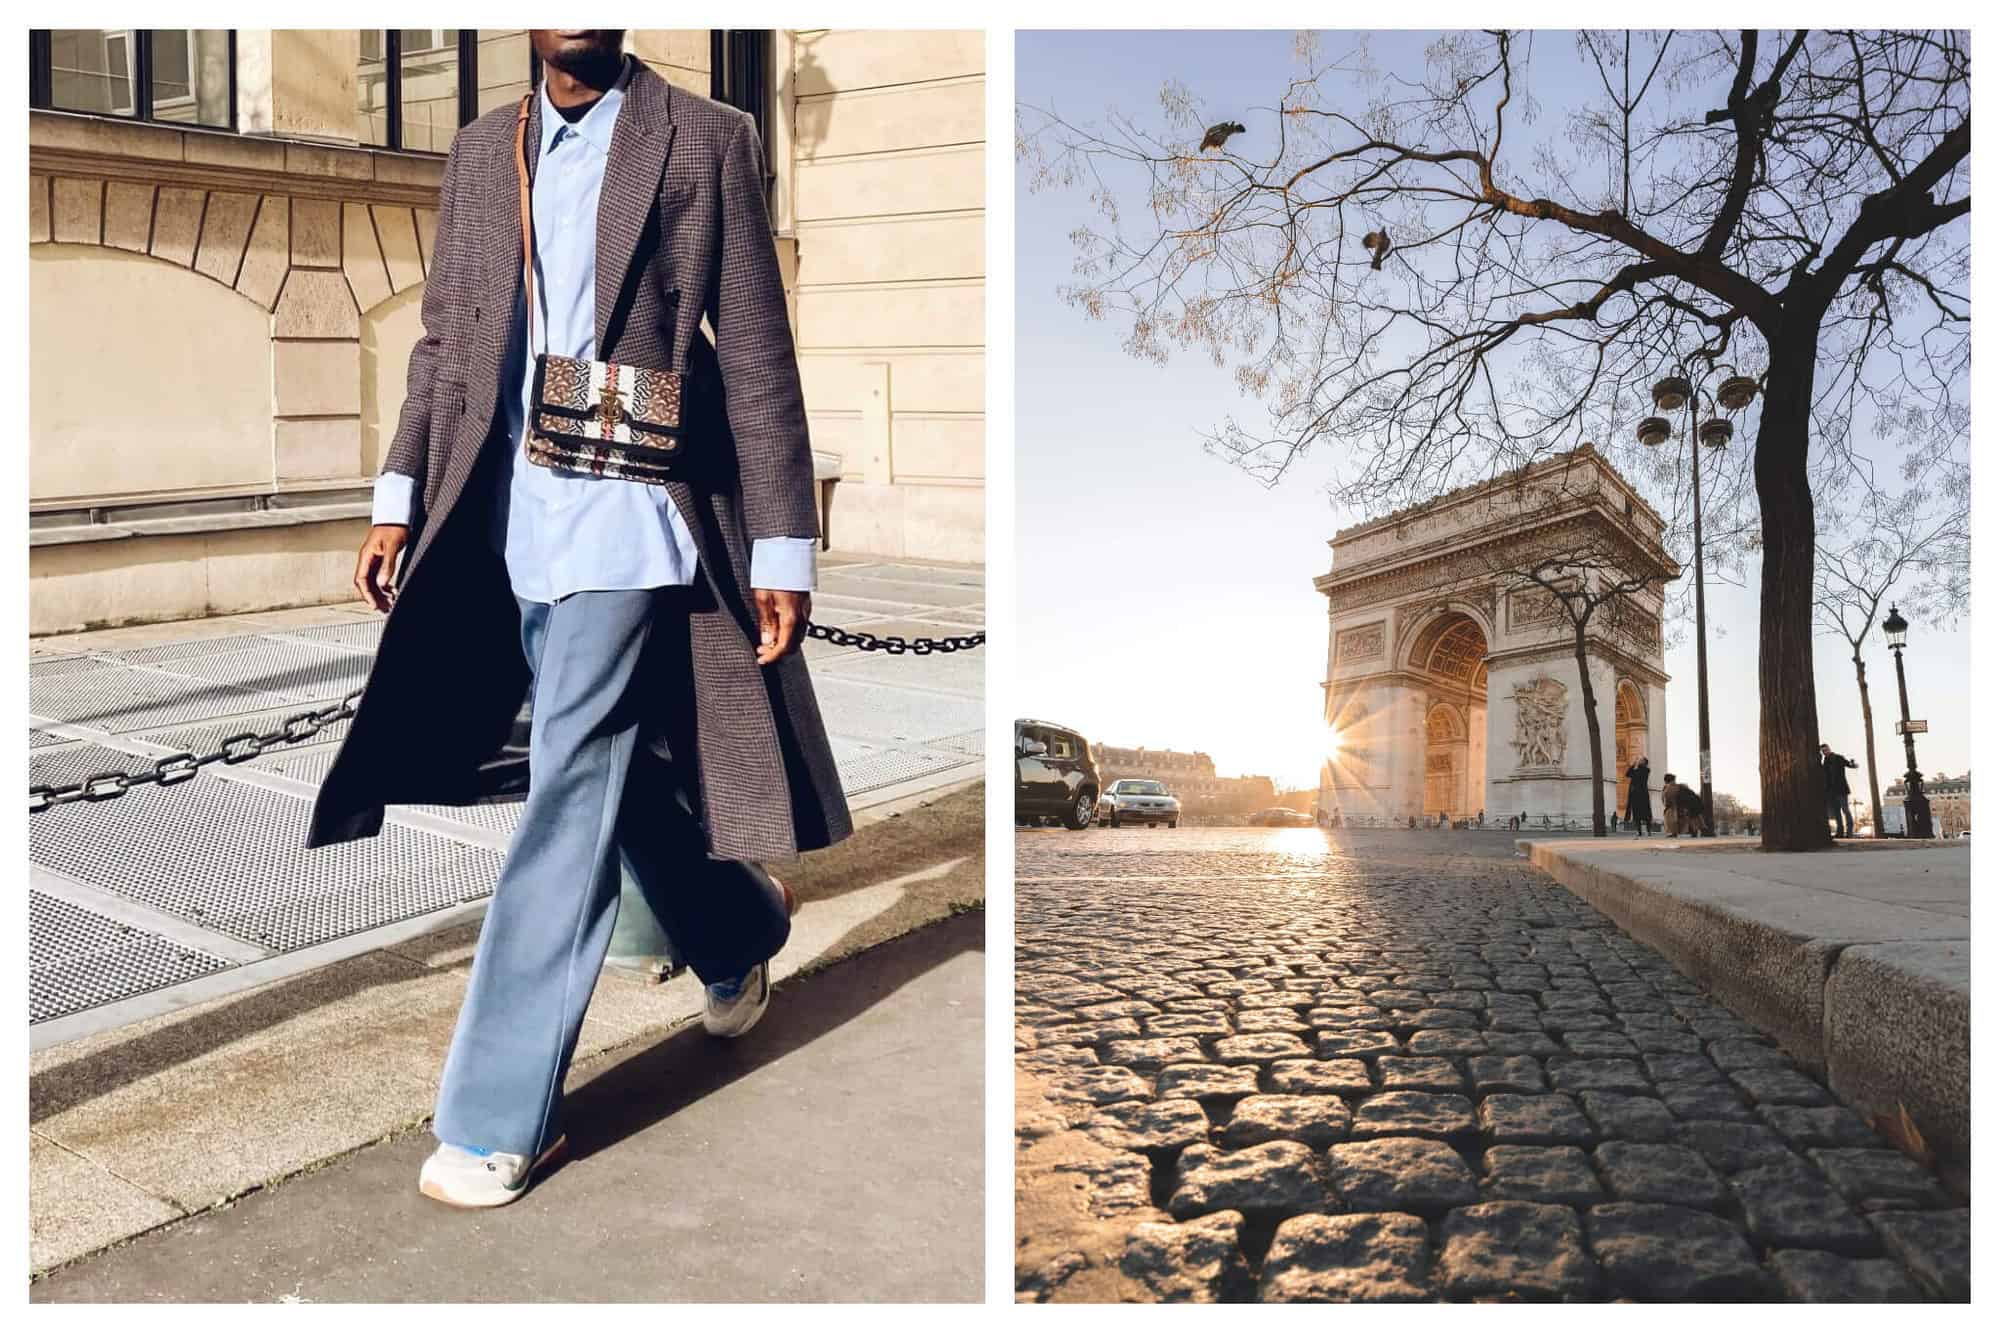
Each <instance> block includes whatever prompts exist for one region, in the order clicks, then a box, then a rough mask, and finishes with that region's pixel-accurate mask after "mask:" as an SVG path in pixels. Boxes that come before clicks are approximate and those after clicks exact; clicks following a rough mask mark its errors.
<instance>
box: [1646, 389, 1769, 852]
mask: <svg viewBox="0 0 2000 1333" xmlns="http://www.w3.org/2000/svg"><path fill="white" fill-rule="evenodd" d="M1727 369H1728V370H1729V375H1728V377H1727V378H1725V379H1724V380H1723V381H1722V383H1721V384H1720V385H1718V386H1717V387H1716V390H1715V392H1714V393H1713V394H1710V393H1709V392H1708V391H1707V389H1706V388H1705V387H1701V386H1698V385H1696V384H1695V383H1694V382H1693V381H1692V380H1691V379H1690V378H1689V376H1688V373H1687V369H1686V366H1685V365H1683V366H1682V368H1681V369H1679V370H1677V371H1676V372H1675V373H1673V374H1671V375H1669V376H1667V377H1666V378H1665V379H1662V380H1661V381H1660V382H1659V383H1657V384H1655V385H1654V386H1653V405H1654V406H1655V407H1657V408H1659V409H1660V410H1661V411H1662V412H1672V411H1674V410H1676V409H1678V408H1681V407H1685V408H1686V409H1687V437H1688V463H1689V466H1690V470H1691V471H1692V473H1693V476H1694V677H1695V695H1696V701H1697V717H1698V719H1699V723H1700V729H1701V832H1702V836H1703V837H1707V838H1712V837H1714V836H1715V782H1714V775H1713V771H1712V769H1711V766H1710V762H1709V744H1708V598H1707V592H1706V589H1705V587H1704V580H1703V577H1702V559H1701V451H1700V450H1699V449H1698V448H1696V447H1695V446H1696V443H1697V441H1699V443H1701V444H1704V445H1706V446H1708V447H1709V448H1710V449H1721V448H1722V447H1723V446H1725V445H1727V444H1728V443H1729V441H1730V438H1731V437H1732V436H1734V435H1735V434H1736V427H1735V426H1733V425H1731V424H1730V422H1729V418H1728V417H1720V416H1710V417H1709V418H1708V420H1706V421H1704V422H1702V423H1701V424H1700V425H1699V426H1696V425H1695V417H1696V416H1697V415H1698V413H1697V411H1696V409H1697V407H1698V406H1699V404H1700V402H1701V400H1702V399H1704V398H1706V399H1707V400H1708V403H1709V408H1710V411H1711V412H1713V411H1714V409H1716V408H1717V407H1720V408H1721V409H1722V410H1723V411H1725V412H1728V413H1730V414H1731V415H1734V414H1735V413H1737V412H1740V411H1742V410H1743V409H1744V408H1746V407H1748V406H1750V402H1751V400H1752V399H1754V398H1755V397H1756V396H1757V381H1756V380H1754V379H1751V378H1750V377H1749V376H1748V375H1744V374H1740V373H1738V372H1737V370H1736V368H1735V367H1734V366H1729V367H1727ZM1709 370H1710V371H1711V372H1713V371H1714V370H1715V366H1714V364H1713V363H1711V364H1710V365H1709ZM1673 430H1674V428H1673V423H1671V422H1670V421H1668V420H1667V418H1665V417H1663V416H1660V417H1647V418H1646V419H1645V420H1644V421H1641V422H1640V423H1639V430H1638V435H1639V443H1641V444H1643V445H1645V446H1646V447H1647V448H1656V447H1658V446H1659V445H1662V444H1665V443H1666V442H1667V441H1668V440H1669V439H1671V438H1673Z"/></svg>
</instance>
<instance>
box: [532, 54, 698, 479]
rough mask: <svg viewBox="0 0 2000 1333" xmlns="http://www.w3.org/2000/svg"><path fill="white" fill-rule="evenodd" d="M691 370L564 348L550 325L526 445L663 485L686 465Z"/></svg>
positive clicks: (564, 464)
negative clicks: (554, 341)
mask: <svg viewBox="0 0 2000 1333" xmlns="http://www.w3.org/2000/svg"><path fill="white" fill-rule="evenodd" d="M533 99H534V94H533V93H529V94H528V95H527V96H526V97H523V98H522V99H521V111H520V114H519V115H517V116H516V117H515V118H514V170H515V173H516V174H517V175H518V176H519V177H520V182H521V267H522V270H523V272H524V273H525V274H526V278H525V282H526V291H527V296H528V329H527V332H528V343H527V346H528V350H529V351H530V352H533V351H534V347H535V211H534V205H533V201H532V200H531V198H530V196H529V190H528V105H529V103H530V102H531V101H532V100H533ZM684 388H685V377H684V376H683V375H682V374H681V372H680V371H677V370H656V369H653V368H651V367H648V366H625V365H620V364H618V363H617V362H616V361H589V360H585V359H584V358H582V357H576V356H556V355H554V354H552V353H551V352H550V351H549V350H548V330H547V329H546V328H544V329H543V331H542V350H541V352H539V353H537V354H535V373H534V378H533V380H532V383H531V389H530V392H529V395H528V404H529V409H528V420H527V423H526V426H525V428H524V429H523V430H522V432H521V433H522V448H523V450H524V451H525V452H526V453H527V455H528V461H529V462H532V463H538V464H540V465H541V466H543V467H547V468H566V469H568V470H570V471H573V472H587V473H590V474H592V475H593V476H599V477H617V478H620V479H622V480H625V481H639V482H648V483H651V484H652V485H656V486H657V485H661V484H663V483H665V482H668V481H672V480H675V479H677V478H678V477H679V476H680V475H681V473H682V471H683V470H684V466H683V463H682V456H683V454H684V453H685V452H686V440H685V438H684V436H683V433H682V405H683V401H684V394H683V390H684Z"/></svg>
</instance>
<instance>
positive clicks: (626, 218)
mask: <svg viewBox="0 0 2000 1333" xmlns="http://www.w3.org/2000/svg"><path fill="white" fill-rule="evenodd" d="M626 58H627V59H628V60H631V61H632V62H633V66H634V68H633V70H632V77H631V79H630V81H629V82H628V83H627V84H626V87H625V104H624V105H623V106H621V107H620V108H619V109H618V124H617V127H616V128H615V129H613V130H612V132H611V152H610V154H609V155H608V158H607V160H606V162H605V164H604V187H603V189H602V190H601V191H600V192H599V194H598V200H597V292H596V305H597V355H598V358H599V359H600V360H602V359H608V358H606V355H605V353H606V348H607V346H608V343H609V341H610V333H611V314H612V311H613V310H614V309H616V308H617V305H618V293H619V292H621V291H623V290H624V287H625V280H626V278H627V276H628V275H629V274H630V272H631V269H632V261H633V259H634V258H635V257H636V256H637V254H638V252H639V241H640V238H641V237H642V236H644V235H645V231H646V222H647V220H648V219H649V218H650V217H651V216H652V213H653V209H654V206H655V205H656V204H657V202H658V200H659V196H660V177H661V174H662V173H663V172H664V171H665V170H666V166H667V151H668V149H670V148H671V147H672V146H673V142H674V122H673V94H672V91H671V88H672V85H670V84H669V83H668V82H667V81H666V80H665V79H663V78H661V77H660V76H659V75H657V74H655V73H654V72H653V71H652V70H650V69H648V68H647V67H646V66H645V64H643V63H642V62H640V61H639V60H638V58H637V57H636V56H627V57H626ZM517 225H518V224H517Z"/></svg>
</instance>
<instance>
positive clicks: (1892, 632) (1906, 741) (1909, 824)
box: [1882, 602, 1931, 838]
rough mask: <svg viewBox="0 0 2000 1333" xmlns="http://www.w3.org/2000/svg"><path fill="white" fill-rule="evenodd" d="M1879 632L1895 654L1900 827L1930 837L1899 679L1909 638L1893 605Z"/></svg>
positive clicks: (1905, 691) (1906, 696) (1906, 698)
mask: <svg viewBox="0 0 2000 1333" xmlns="http://www.w3.org/2000/svg"><path fill="white" fill-rule="evenodd" d="M1882 633H1883V634H1885V635H1887V636H1888V639H1889V648H1890V651H1892V652H1894V653H1895V654H1896V693H1897V695H1898V696H1899V697H1900V698H1901V699H1902V703H1903V722H1902V725H1901V726H1899V727H1897V728H1896V729H1897V730H1898V731H1900V732H1902V733H1903V762H1904V763H1906V764H1908V765H1909V766H1910V769H1909V772H1907V773H1905V774H1903V830H1904V836H1905V837H1910V838H1928V837H1930V836H1931V803H1930V798H1929V797H1927V796H1925V795H1924V775H1923V774H1922V773H1920V772H1918V771H1917V735H1916V732H1915V731H1913V730H1912V729H1911V727H1910V686H1909V682H1908V681H1906V680H1905V679H1904V678H1903V645H1904V643H1906V642H1907V641H1908V640H1909V637H1910V622H1909V621H1907V620H1905V619H1903V614H1902V612H1900V611H1898V610H1897V609H1896V604H1895V603H1894V602H1891V603H1890V604H1889V618H1888V619H1887V620H1884V621H1883V622H1882Z"/></svg>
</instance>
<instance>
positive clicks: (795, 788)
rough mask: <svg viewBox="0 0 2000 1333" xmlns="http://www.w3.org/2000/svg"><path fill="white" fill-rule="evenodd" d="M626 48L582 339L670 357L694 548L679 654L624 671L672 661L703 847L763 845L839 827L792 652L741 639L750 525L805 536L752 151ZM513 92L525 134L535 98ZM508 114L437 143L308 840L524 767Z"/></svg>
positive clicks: (780, 327) (785, 336)
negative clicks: (367, 628)
mask: <svg viewBox="0 0 2000 1333" xmlns="http://www.w3.org/2000/svg"><path fill="white" fill-rule="evenodd" d="M633 66H634V68H633V69H632V72H631V75H630V82H629V84H628V85H627V87H626V90H625V102H624V105H623V106H622V107H620V109H619V114H618V120H617V124H616V128H615V130H614V132H613V135H612V141H611V152H610V155H609V161H608V162H607V164H606V167H605V173H604V185H603V190H602V193H601V195H600V203H599V209H598V215H597V347H598V352H597V355H598V357H599V358H600V359H603V360H607V361H611V360H615V361H618V362H620V363H622V364H626V365H632V366H651V367H665V368H671V369H680V370H683V371H686V372H687V373H688V376H689V387H688V400H687V402H686V404H685V407H684V414H685V418H686V420H687V421H688V422H689V423H690V425H691V427H692V429H691V430H690V431H689V434H688V439H689V445H688V455H687V457H688V460H689V463H690V464H691V471H690V475H689V477H688V479H687V480H685V481H679V482H673V483H670V484H669V485H668V491H669V493H670V494H671V496H672V497H673V501H674V503H675V504H676V505H677V506H678V507H679V509H680V512H681V514H682V516H683V517H684V518H685V519H686V520H687V522H688V526H689V528H690V529H691V531H692V532H693V534H694V538H695V543H696V546H697V547H698V548H699V551H700V560H701V573H700V575H699V576H698V581H697V583H696V586H695V588H694V589H693V597H694V601H695V604H696V609H695V610H694V612H693V613H692V617H691V626H690V635H689V638H690V641H691V644H692V648H691V654H690V655H691V660H690V662H689V663H688V671H687V673H686V674H685V675H682V674H680V673H678V672H676V673H675V676H676V678H674V679H664V678H663V679H660V680H658V681H653V682H646V683H647V684H648V685H649V686H653V687H656V688H657V689H658V690H659V691H660V692H661V697H663V698H664V697H665V695H666V692H669V691H676V690H680V691H685V690H686V689H687V688H688V681H689V680H690V679H691V680H692V681H693V690H694V706H693V709H692V712H693V718H694V721H693V729H694V733H695V734H694V738H693V747H692V748H693V749H694V751H695V753H694V755H693V756H687V755H685V754H684V753H683V754H681V755H680V757H681V758H683V759H687V758H691V759H692V760H693V765H694V768H695V770H696V771H697V772H698V776H699V784H700V794H701V809H702V810H703V812H704V823H705V826H706V831H707V835H708V841H709V850H710V853H711V854H712V855H715V856H721V857H731V858H738V859H745V860H776V859H784V858H788V857H791V856H793V855H796V854H797V853H799V852H802V851H809V850H811V849H813V848H816V847H823V846H825V845H827V844H828V843H831V842H834V841H837V840H839V839H840V838H843V837H845V836H846V835H847V834H848V832H849V831H850V827H851V826H850V823H849V819H848V812H847V805H846V801H845V800H844V798H843V797H842V795H841V788H840V780H839V776H838V774H837V773H836V771H835V769H834V763H833V756H832V753H831V752H830V750H829V748H828V745H827V740H826V732H825V729H824V727H823V726H822V725H821V722H820V715H819V707H818V705H817V703H816V702H815V700H814V698H813V690H812V684H811V682H810V680H809V679H808V678H807V675H806V667H805V661H804V657H803V654H800V653H792V654H790V655H788V656H786V657H785V658H784V659H783V660H782V661H780V662H779V663H777V664H776V665H774V666H771V667H767V668H760V667H758V666H757V664H756V660H755V646H754V645H755V643H756V639H757V630H756V619H755V613H754V610H753V602H752V600H751V590H750V583H749V572H750V549H751V543H752V542H753V541H754V540H755V539H757V538H759V537H771V536H812V535H814V534H816V533H817V532H818V531H819V525H818V517H817V513H816V510H815V506H814V495H813V480H812V455H811V450H810V448H809V445H808V442H807V436H806V420H805V406H804V402H803V399H802V396H801V394H800V389H799V375H798V365H797V361H796V358H795V356H794V353H793V349H792V338H791V328H790V325H789V323H788V320H787V317H786V311H785V294H784V289H783V284H782V280H781V278H780V276H779V272H778V262H777V256H776V253H775V252H774V250H773V247H772V244H771V229H770V222H769V217H768V215H767V213H766V210H765V203H764V168H763V154H762V150H761V148H760V146H759V144H758V142H757V136H756V132H755V129H754V128H753V122H752V121H751V119H750V118H749V117H748V116H746V115H744V114H743V113H742V112H739V111H736V110H734V109H732V108H730V107H726V106H723V105H721V104H720V103H716V102H711V101H709V100H707V99H706V98H702V97H698V96H695V95H694V94H692V93H688V92H684V91H682V90H681V89H679V88H675V87H673V86H672V85H670V84H668V83H667V82H666V80H664V79H662V78H660V77H659V76H658V75H657V74H654V73H653V72H652V71H651V70H649V69H647V68H646V67H645V66H644V65H642V64H639V63H638V62H636V61H634V62H633ZM531 105H532V106H533V107H534V110H533V112H531V114H530V118H529V122H528V136H527V141H528V143H529V144H531V145H532V144H536V143H539V142H540V141H541V138H540V136H541V127H540V120H541V114H540V111H541V99H540V98H539V97H538V98H536V99H535V100H534V102H533V103H531ZM516 110H517V108H516V106H515V105H513V104H509V105H507V106H505V107H502V108H500V109H498V110H495V111H493V112H491V113H489V114H488V115H485V116H483V117H481V118H480V119H479V120H477V121H475V122H473V123H472V124H470V125H468V126H466V127H465V128H464V129H462V130H461V131H459V134H458V138H457V140H456V141H455V142H454V143H453V145H452V149H451V155H450V157H449V158H448V159H447V161H446V163H445V171H444V184H443V190H442V198H441V200H440V203H439V208H438V224H437V239H436V243H435V246H434V254H433V257H432V261H431V269H430V274H429V281H428V284H427V286H426V289H425V292H424V302H423V323H424V334H423V337H422V338H421V339H419V340H418V342H417V344H416V347H415V349H414V350H413V351H412V352H411V355H410V372H409V390H408V396H407V398H406V399H405V401H404V404H403V412H402V417H401V420H400V421H399V422H398V424H397V427H396V435H395V439H394V442H393V443H392V444H391V446H390V448H389V454H388V458H387V460H386V464H385V466H386V467H387V469H389V470H391V471H396V472H402V473H406V474H408V475H410V476H412V477H415V478H416V479H417V480H418V482H419V485H418V487H417V488H416V489H417V492H418V494H419V496H420V499H419V501H418V506H417V512H416V513H415V514H413V516H412V520H411V531H410V538H409V543H408V545H407V546H406V548H405V550H406V555H405V557H404V563H403V569H402V573H401V577H400V581H399V590H398V594H397V598H396V601H395V604H394V608H393V609H392V610H391V612H390V614H389V617H388V620H387V623H386V624H385V625H384V626H383V630H382V642H381V647H380V650H379V651H378V653H377V655H376V658H375V663H374V667H373V669H372V671H371V672H370V674H369V677H368V683H367V686H366V690H365V693H364V694H363V696H362V699H361V702H360V705H359V707H358V711H357V712H356V714H355V717H354V720H353V723H352V724H351V726H350V728H349V731H348V735H347V738H346V740H345V741H344V742H343V743H342V745H341V749H340V753H339V755H338V756H337V757H336V759H335V761H334V764H333V767H332V769H331V770H330V771H329V772H328V774H327V777H326V780H325V782H324V783H323V784H322V785H321V787H320V791H319V797H318V800H317V801H316V803H315V805H314V808H313V817H312V825H311V828H310V830H309V832H308V834H307V839H306V845H307V846H308V847H318V846H322V845H324V844H327V843H334V842H341V841H345V840H347V839H351V838H359V837H368V836H371V835H373V834H375V833H377V832H379V831H380V829H381V827H382V815H383V806H384V805H385V804H407V803H435V804H449V805H464V804H471V803H475V802H483V801H489V800H495V799H509V798H518V796H519V794H520V793H521V792H523V791H524V790H525V788H526V778H527V773H526V768H527V762H526V761H527V751H526V735H525V731H526V728H527V726H528V725H529V720H528V718H527V713H526V700H527V697H528V689H529V685H530V679H529V675H528V670H527V666H526V663H525V662H524V660H523V658H522V654H521V648H520V638H519V624H520V617H519V610H518V608H517V607H516V605H515V603H514V599H513V594H512V591H511V588H510V585H509V582H508V579H507V572H506V568H505V565H504V562H503V560H502V558H501V557H500V556H499V555H498V554H496V552H495V550H494V546H493V543H492V542H491V541H490V540H489V534H488V532H487V525H488V523H489V521H490V514H491V505H490V503H489V501H490V499H491V494H492V488H493V486H494V484H495V477H496V473H495V471H494V466H493V465H494V463H495V462H496V461H497V460H498V458H499V451H500V450H503V449H508V448H512V447H516V445H515V443H514V442H513V441H509V440H506V439H504V438H502V437H501V436H500V435H499V434H497V433H496V431H495V423H496V419H497V417H498V410H499V405H500V398H499V395H500V394H501V393H518V392H519V391H520V389H519V385H517V384H502V383H501V382H500V379H501V362H502V360H503V358H504V356H505V353H506V350H507V339H508V335H509V331H510V326H511V324H512V322H513V319H514V317H515V311H516V309H517V307H518V305H519V303H520V291H521V286H522V283H521V215H520V199H519V192H518V191H519V186H518V184H517V181H516V176H515V169H514V161H515V158H514V117H515V114H516ZM530 157H531V159H532V157H533V154H532V153H531V154H530ZM532 165H533V163H532V161H531V167H532ZM704 315H705V316H707V318H708V322H709V325H710V327H711V328H712V329H713V330H714V340H713V342H711V341H710V339H709V337H708V336H707V335H706V334H704V332H703V331H702V329H701V322H702V318H703V316H704ZM523 465H524V466H532V465H528V464H523ZM606 484H611V485H639V484H641V483H637V482H607V483H606ZM683 698H684V696H683ZM664 711H665V710H663V712H664ZM686 711H687V710H686V709H685V708H683V709H682V710H681V712H682V713H683V714H685V713H686ZM667 729H668V724H667V723H665V722H664V721H663V722H661V723H659V724H658V726H657V727H654V726H653V725H652V724H650V723H649V730H648V739H649V742H650V743H652V744H653V745H654V748H656V749H660V750H662V751H663V752H664V750H666V749H667V748H673V749H675V750H678V751H684V750H685V749H686V748H687V745H686V741H685V738H684V737H683V738H682V739H681V740H680V741H679V743H678V744H675V745H673V746H671V747H669V746H668V744H667V736H666V733H667Z"/></svg>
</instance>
